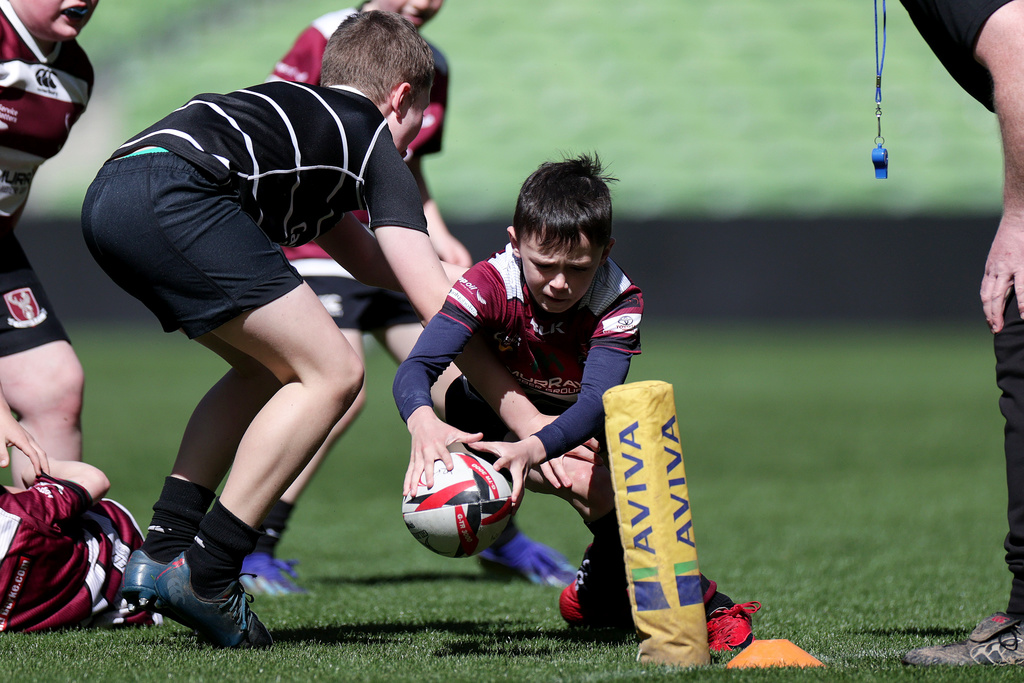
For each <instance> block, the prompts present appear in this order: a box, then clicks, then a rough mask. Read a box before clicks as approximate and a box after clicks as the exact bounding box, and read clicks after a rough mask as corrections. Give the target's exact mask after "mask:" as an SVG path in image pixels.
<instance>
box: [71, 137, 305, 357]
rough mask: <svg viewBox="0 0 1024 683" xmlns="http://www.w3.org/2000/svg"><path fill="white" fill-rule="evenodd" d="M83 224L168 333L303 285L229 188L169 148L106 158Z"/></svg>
mask: <svg viewBox="0 0 1024 683" xmlns="http://www.w3.org/2000/svg"><path fill="white" fill-rule="evenodd" d="M82 230H83V233H84V235H85V241H86V244H87V245H88V247H89V251H91V252H92V255H93V257H94V258H95V259H96V261H97V263H99V264H100V266H101V267H102V268H103V270H104V271H106V273H107V274H108V275H109V276H110V277H111V278H112V279H113V280H114V282H116V283H117V284H118V286H120V287H121V288H122V289H124V290H125V291H126V292H128V293H129V294H131V295H132V296H134V297H135V298H137V299H138V300H139V301H141V302H142V303H143V304H145V305H146V307H147V308H149V310H150V311H152V312H153V313H154V314H155V315H156V316H157V318H159V320H160V323H161V325H163V328H164V330H165V331H167V332H171V331H174V330H177V329H179V328H180V329H182V330H184V332H185V333H186V334H187V335H188V336H189V338H191V339H194V338H196V337H198V336H200V335H202V334H205V333H207V332H210V331H211V330H214V329H216V328H218V327H220V326H221V325H223V324H224V323H226V322H228V321H229V320H233V319H234V318H236V317H238V316H239V315H241V314H242V313H244V312H246V311H250V310H252V309H254V308H258V307H260V306H263V305H265V304H268V303H270V302H271V301H274V300H275V299H278V298H280V297H281V296H284V295H285V294H287V293H288V292H290V291H292V290H293V289H295V288H296V287H297V286H299V285H300V284H301V282H302V279H301V278H300V277H299V275H298V273H296V272H295V269H294V268H292V267H291V265H289V263H288V260H287V259H286V258H285V257H284V254H283V253H282V252H281V250H280V249H279V248H278V247H277V245H276V244H274V243H273V242H272V241H271V240H270V238H269V237H267V236H266V235H265V234H264V233H263V231H262V230H260V228H259V226H258V225H256V222H255V221H254V220H253V219H252V218H251V217H250V216H249V215H248V214H246V213H245V212H243V211H242V208H241V206H240V204H239V202H238V198H237V196H236V194H235V191H234V190H233V189H232V187H231V186H227V185H223V184H218V183H216V182H215V181H214V180H213V179H211V178H210V177H209V176H207V175H206V174H205V173H204V172H202V171H200V170H199V169H197V168H196V167H195V166H193V165H192V164H190V163H189V162H187V161H185V160H184V159H182V158H180V157H178V156H176V155H174V154H170V153H167V152H158V153H154V154H141V155H137V156H129V157H124V158H122V159H116V160H114V161H108V162H107V163H106V164H104V165H103V168H101V169H100V172H99V174H98V175H97V176H96V179H95V180H94V181H93V183H92V185H91V186H90V187H89V191H88V192H87V193H86V196H85V203H84V205H83V207H82Z"/></svg>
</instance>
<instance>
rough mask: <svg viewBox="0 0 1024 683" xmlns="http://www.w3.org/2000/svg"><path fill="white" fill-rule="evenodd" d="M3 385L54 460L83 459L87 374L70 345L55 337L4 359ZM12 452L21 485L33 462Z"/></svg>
mask: <svg viewBox="0 0 1024 683" xmlns="http://www.w3.org/2000/svg"><path fill="white" fill-rule="evenodd" d="M0 384H2V386H3V391H4V396H6V398H7V402H8V403H9V404H10V405H11V409H12V410H14V412H15V413H17V415H18V417H19V420H20V422H21V426H22V427H24V428H25V430H26V431H27V432H28V433H29V434H31V435H32V436H33V437H34V438H35V439H36V441H37V442H38V443H39V445H40V446H41V447H42V449H43V450H44V451H46V455H47V457H48V458H49V459H50V460H81V459H82V422H81V415H82V388H83V385H84V377H83V372H82V364H81V363H80V362H79V360H78V356H76V355H75V352H74V350H73V349H72V348H71V344H69V343H68V342H66V341H55V342H50V343H49V344H43V345H42V346H37V347H36V348H34V349H29V350H27V351H21V352H19V353H15V354H11V355H10V356H3V357H0ZM12 456H13V457H12V459H11V474H12V476H13V478H14V482H15V485H16V486H18V487H19V488H20V486H21V482H22V480H23V477H22V474H23V471H24V470H26V469H30V468H31V467H32V465H31V463H30V462H29V459H28V458H27V457H26V456H25V455H24V454H23V453H22V452H21V451H19V450H18V449H16V448H14V449H12ZM32 479H33V477H31V476H29V477H28V480H30V481H31V480H32Z"/></svg>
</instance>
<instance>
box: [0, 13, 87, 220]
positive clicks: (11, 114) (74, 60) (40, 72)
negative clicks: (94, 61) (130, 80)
mask: <svg viewBox="0 0 1024 683" xmlns="http://www.w3.org/2000/svg"><path fill="white" fill-rule="evenodd" d="M92 84H93V71H92V65H90V64H89V59H88V58H87V57H86V56H85V52H84V51H83V50H82V48H81V47H79V45H78V43H76V42H75V41H73V40H70V41H67V42H64V43H57V46H56V47H55V48H53V51H52V52H51V53H50V54H48V55H44V54H43V53H42V52H40V50H39V47H38V46H37V45H36V43H35V40H33V38H32V36H31V35H30V34H29V32H28V30H27V29H26V28H25V26H24V25H23V24H22V23H21V20H19V19H18V17H17V15H16V14H15V13H14V10H13V9H11V5H10V3H9V2H8V1H7V0H0V237H2V236H3V235H6V234H8V233H10V232H11V231H12V230H14V226H15V225H16V224H17V222H18V218H19V217H20V216H21V212H22V210H23V209H24V207H25V200H26V199H27V198H28V192H29V187H30V186H31V184H32V178H33V177H34V176H35V173H36V169H37V168H39V165H40V164H42V163H43V162H44V161H46V160H47V159H49V158H50V157H52V156H54V155H55V154H56V153H57V152H59V151H60V149H61V147H63V146H64V143H65V142H66V141H67V138H68V133H69V132H70V130H71V126H72V125H73V124H74V123H75V122H76V121H77V120H78V117H79V116H81V114H82V111H83V110H84V109H85V105H86V104H87V103H88V101H89V96H90V94H91V93H92Z"/></svg>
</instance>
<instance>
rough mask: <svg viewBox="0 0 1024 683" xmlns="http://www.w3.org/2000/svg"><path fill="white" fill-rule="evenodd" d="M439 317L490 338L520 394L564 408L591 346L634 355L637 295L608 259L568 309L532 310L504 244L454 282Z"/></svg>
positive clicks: (572, 397)
mask: <svg viewBox="0 0 1024 683" xmlns="http://www.w3.org/2000/svg"><path fill="white" fill-rule="evenodd" d="M441 315H445V316H448V317H450V318H452V319H454V320H456V321H458V322H461V323H462V324H464V325H466V326H467V327H468V328H470V329H471V330H473V331H474V332H475V331H477V330H482V331H483V332H484V333H485V334H486V335H488V337H492V338H493V341H492V342H491V343H490V344H489V345H490V346H491V347H492V348H495V349H496V350H497V352H498V355H499V357H500V359H501V362H502V364H503V365H504V366H505V367H506V368H508V370H509V372H511V373H512V375H513V376H514V377H515V378H516V379H517V380H518V381H519V383H520V384H521V385H522V386H523V388H524V389H525V390H526V391H527V392H528V393H530V392H532V393H535V394H539V395H541V396H544V397H546V398H548V399H554V400H555V401H556V402H562V403H563V405H564V403H565V402H572V401H574V400H575V399H576V396H577V394H579V393H580V388H581V385H582V380H583V367H584V364H585V363H586V359H587V355H588V353H589V352H590V350H591V349H592V348H594V347H597V346H606V347H611V348H614V349H617V350H620V351H624V352H626V353H630V354H634V353H639V352H640V319H641V317H642V315H643V295H642V294H641V292H640V288H639V287H637V286H636V285H635V284H633V282H632V281H630V279H629V277H628V276H627V275H626V274H625V273H624V272H623V271H622V269H621V268H619V266H618V265H616V264H615V262H614V261H612V260H611V259H608V260H607V261H605V263H604V265H602V266H601V267H600V268H598V270H597V273H596V275H595V276H594V281H593V283H592V284H591V285H590V289H588V290H587V293H586V294H584V295H583V298H582V299H580V301H579V303H578V304H577V305H576V306H574V307H573V308H572V309H570V310H569V311H566V312H565V313H546V312H545V311H543V310H541V309H540V308H539V307H536V306H535V305H534V304H533V301H532V299H531V298H530V295H529V290H528V289H527V287H526V285H525V283H524V282H523V275H522V266H521V264H520V263H519V260H518V259H516V257H515V255H514V254H513V253H512V245H508V246H507V247H506V248H505V251H503V252H499V253H497V254H494V255H493V256H491V258H490V259H488V260H487V261H481V262H480V263H477V264H476V265H474V266H473V267H472V268H470V269H469V270H467V271H466V272H465V273H464V274H463V276H462V277H461V278H459V280H458V282H456V283H455V285H453V286H452V289H451V291H450V292H449V293H448V298H447V300H446V301H445V303H444V306H443V307H442V308H441Z"/></svg>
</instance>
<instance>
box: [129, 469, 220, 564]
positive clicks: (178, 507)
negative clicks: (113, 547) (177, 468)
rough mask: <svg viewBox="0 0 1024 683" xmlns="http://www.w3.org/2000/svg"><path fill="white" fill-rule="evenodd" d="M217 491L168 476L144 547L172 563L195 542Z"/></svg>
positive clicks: (155, 555) (148, 553)
mask: <svg viewBox="0 0 1024 683" xmlns="http://www.w3.org/2000/svg"><path fill="white" fill-rule="evenodd" d="M216 497H217V494H216V493H214V492H213V491H211V490H210V489H208V488H206V487H203V486H200V485H199V484H193V483H192V482H190V481H185V480H184V479H178V478H177V477H167V478H166V479H165V480H164V488H163V490H162V491H161V492H160V498H159V499H158V500H157V501H156V503H155V504H154V505H153V521H152V522H151V523H150V525H149V530H148V531H147V533H146V540H145V541H144V542H143V544H142V550H144V551H145V552H146V554H147V555H149V556H150V557H151V558H153V559H154V560H156V561H157V562H170V561H171V560H173V559H174V558H175V557H177V556H178V554H179V553H181V552H183V551H184V550H186V549H188V547H189V546H191V545H192V540H193V539H194V538H195V535H196V533H198V531H199V524H200V522H202V521H203V516H204V515H206V511H207V510H208V509H209V508H210V503H212V502H213V499H214V498H216Z"/></svg>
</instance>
